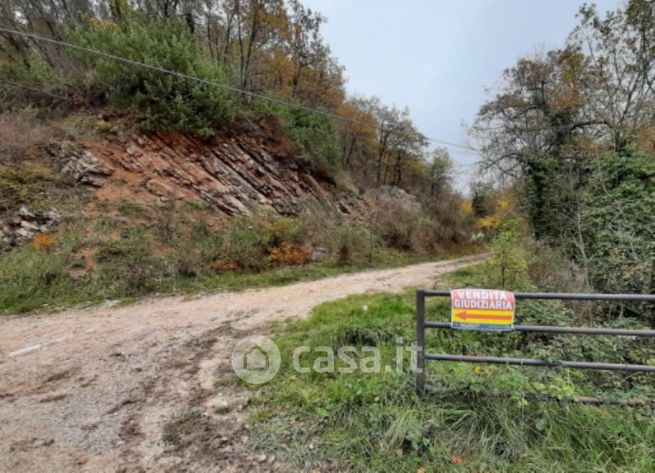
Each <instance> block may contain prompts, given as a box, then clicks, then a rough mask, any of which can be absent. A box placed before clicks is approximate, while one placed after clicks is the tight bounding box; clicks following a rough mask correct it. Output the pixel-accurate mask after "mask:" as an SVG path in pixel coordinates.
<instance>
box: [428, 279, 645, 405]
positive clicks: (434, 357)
mask: <svg viewBox="0 0 655 473" xmlns="http://www.w3.org/2000/svg"><path fill="white" fill-rule="evenodd" d="M426 297H448V298H450V291H433V290H425V289H421V290H418V291H416V389H417V390H418V392H419V393H423V392H425V382H426V373H425V362H426V361H459V362H464V363H491V364H498V365H520V366H540V367H545V368H573V369H582V370H614V371H638V372H647V373H655V366H654V365H635V364H620V363H595V362H586V361H546V360H538V359H531V358H505V357H494V356H468V355H454V354H443V353H440V354H436V353H426V352H425V329H451V325H450V323H448V322H432V321H426V320H425V298H426ZM514 297H515V299H516V300H525V299H542V300H545V299H551V300H552V299H555V300H563V301H564V300H568V301H616V302H651V303H655V295H651V294H578V293H548V292H527V293H526V292H515V293H514ZM513 331H515V332H541V333H554V334H575V335H612V336H633V337H649V338H655V330H629V329H614V328H589V327H558V326H547V325H515V326H514V329H513Z"/></svg>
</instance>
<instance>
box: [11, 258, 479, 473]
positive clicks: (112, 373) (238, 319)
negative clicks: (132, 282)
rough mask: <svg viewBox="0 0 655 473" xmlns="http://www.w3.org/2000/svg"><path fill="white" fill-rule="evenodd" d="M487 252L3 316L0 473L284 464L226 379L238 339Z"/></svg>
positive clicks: (279, 467)
mask: <svg viewBox="0 0 655 473" xmlns="http://www.w3.org/2000/svg"><path fill="white" fill-rule="evenodd" d="M484 258H485V256H484V255H480V256H473V257H467V258H460V259H456V260H450V261H440V262H436V263H425V264H418V265H413V266H408V267H404V268H397V269H387V270H376V271H367V272H363V273H356V274H348V275H342V276H337V277H333V278H328V279H322V280H318V281H311V282H302V283H297V284H292V285H289V286H284V287H273V288H266V289H258V290H248V291H243V292H235V293H221V294H215V295H209V296H207V295H204V296H198V297H168V298H161V299H148V300H145V301H143V302H140V303H137V304H133V305H129V306H124V307H97V308H93V309H86V310H71V311H67V312H61V313H56V314H40V315H32V316H24V317H13V316H9V317H3V318H0V472H5V471H6V472H44V471H49V472H55V471H56V472H58V471H75V472H77V471H90V472H105V471H107V472H114V471H121V472H132V471H194V472H196V471H216V472H229V471H240V472H243V471H286V469H285V466H284V465H283V464H281V463H280V462H278V461H277V459H276V458H274V457H266V456H262V455H257V454H256V452H254V451H253V448H252V446H251V445H249V434H248V432H249V425H248V423H247V419H246V418H245V414H244V413H243V410H242V408H243V406H244V405H245V403H247V394H248V393H247V391H246V390H245V389H243V388H237V387H233V386H232V387H230V386H228V385H226V383H220V379H221V378H222V377H228V376H231V369H230V367H229V357H230V352H231V349H232V347H233V346H234V344H235V343H236V341H238V340H239V339H241V338H242V337H244V336H246V335H251V334H259V333H264V334H265V333H267V331H268V330H269V328H270V326H271V323H273V322H275V321H282V320H285V319H289V318H293V317H304V316H307V315H308V314H309V312H310V310H311V308H312V307H314V306H315V305H317V304H320V303H322V302H325V301H329V300H334V299H338V298H341V297H345V296H347V295H350V294H360V293H366V292H380V291H400V290H402V289H406V288H409V287H419V286H421V287H433V286H434V285H435V282H436V278H438V276H439V275H441V274H444V273H446V272H450V271H453V270H455V269H458V268H461V267H464V266H467V265H470V264H473V263H476V262H479V261H481V260H482V259H484ZM217 380H219V382H217Z"/></svg>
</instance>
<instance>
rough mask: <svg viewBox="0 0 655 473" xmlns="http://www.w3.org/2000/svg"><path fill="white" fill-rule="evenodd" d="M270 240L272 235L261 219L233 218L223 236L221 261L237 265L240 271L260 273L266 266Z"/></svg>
mask: <svg viewBox="0 0 655 473" xmlns="http://www.w3.org/2000/svg"><path fill="white" fill-rule="evenodd" d="M271 240H272V235H271V233H270V231H269V230H268V229H267V226H266V224H265V222H264V221H262V220H261V219H258V218H256V217H255V218H248V217H239V218H235V219H233V220H232V221H231V222H230V225H229V227H228V228H227V230H226V231H225V234H224V235H223V248H222V255H221V259H222V260H223V261H228V262H229V261H232V262H235V263H237V265H238V267H239V268H240V269H246V270H252V271H261V270H262V269H264V268H266V266H267V265H268V248H269V246H270V244H271Z"/></svg>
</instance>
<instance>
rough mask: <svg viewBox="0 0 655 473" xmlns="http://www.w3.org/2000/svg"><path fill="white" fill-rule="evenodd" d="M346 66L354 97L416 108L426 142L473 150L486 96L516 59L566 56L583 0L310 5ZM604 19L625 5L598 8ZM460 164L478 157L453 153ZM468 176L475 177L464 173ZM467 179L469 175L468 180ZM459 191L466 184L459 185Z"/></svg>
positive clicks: (332, 0)
mask: <svg viewBox="0 0 655 473" xmlns="http://www.w3.org/2000/svg"><path fill="white" fill-rule="evenodd" d="M303 3H304V4H305V5H306V6H308V7H310V8H312V9H313V10H317V11H319V12H321V13H322V14H323V15H324V16H326V17H327V19H328V22H327V24H326V25H324V26H323V36H324V37H325V39H326V40H327V43H328V44H329V45H330V48H331V49H332V52H333V54H334V55H335V56H336V57H337V58H338V60H339V62H340V63H341V64H342V65H344V66H345V67H346V77H347V79H348V83H347V90H348V92H349V93H351V94H357V95H363V96H371V95H377V96H379V97H380V98H382V100H383V101H384V102H385V103H387V104H395V105H396V106H398V107H405V106H407V107H409V109H410V111H411V114H412V118H413V119H414V122H415V123H416V125H417V126H418V127H419V129H420V130H421V131H422V132H423V133H424V134H425V135H427V136H429V137H432V138H437V139H442V140H446V141H451V142H457V143H464V144H466V143H468V138H467V134H466V128H465V126H464V125H463V124H471V123H472V122H473V120H474V118H475V114H476V112H477V110H478V107H479V106H480V105H481V104H482V103H483V102H484V101H485V99H486V97H488V94H487V92H486V90H487V89H489V88H493V86H494V84H495V83H497V82H498V79H499V78H500V76H501V74H502V71H503V70H504V69H505V68H507V67H510V66H512V65H513V64H514V63H515V62H516V59H517V58H519V57H521V56H525V55H530V54H532V53H534V52H536V51H539V50H544V49H552V48H557V47H560V46H562V45H563V44H564V41H565V40H566V37H567V35H568V34H569V33H570V32H571V30H572V29H573V28H574V27H575V25H576V23H577V19H576V18H575V15H576V13H577V11H578V9H579V7H580V6H581V5H582V4H583V1H581V0H405V1H399V0H393V1H392V0H303ZM594 3H596V5H597V6H598V9H599V10H600V11H606V10H613V9H616V8H618V7H620V6H621V5H622V4H623V1H622V0H597V1H595V2H594ZM450 152H451V156H453V158H454V160H455V161H456V163H458V164H467V163H472V162H474V161H475V160H476V159H477V157H476V155H474V154H471V153H467V152H465V151H461V150H457V149H456V148H451V149H450ZM463 169H469V168H463ZM462 178H463V176H462ZM460 182H461V181H460Z"/></svg>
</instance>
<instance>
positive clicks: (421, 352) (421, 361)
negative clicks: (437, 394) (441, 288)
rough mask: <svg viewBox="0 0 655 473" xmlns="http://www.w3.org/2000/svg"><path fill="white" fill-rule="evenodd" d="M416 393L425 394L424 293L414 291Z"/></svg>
mask: <svg viewBox="0 0 655 473" xmlns="http://www.w3.org/2000/svg"><path fill="white" fill-rule="evenodd" d="M415 369H416V392H417V393H418V394H423V393H424V392H425V291H423V290H420V289H419V290H418V291H416V368H415Z"/></svg>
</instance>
